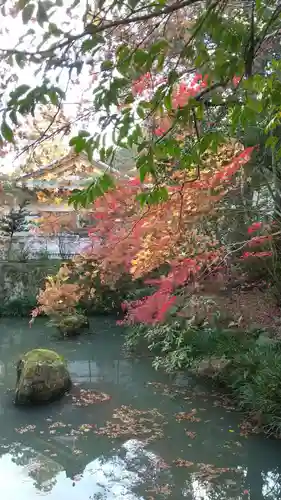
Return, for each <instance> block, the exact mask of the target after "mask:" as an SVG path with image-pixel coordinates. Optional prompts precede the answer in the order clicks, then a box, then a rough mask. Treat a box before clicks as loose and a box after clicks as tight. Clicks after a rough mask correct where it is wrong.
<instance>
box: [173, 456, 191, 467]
mask: <svg viewBox="0 0 281 500" xmlns="http://www.w3.org/2000/svg"><path fill="white" fill-rule="evenodd" d="M173 464H175V465H176V467H192V466H193V465H194V462H189V461H188V460H183V459H182V458H177V459H176V460H174V461H173Z"/></svg>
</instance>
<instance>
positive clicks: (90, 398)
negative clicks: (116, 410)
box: [72, 389, 111, 407]
mask: <svg viewBox="0 0 281 500" xmlns="http://www.w3.org/2000/svg"><path fill="white" fill-rule="evenodd" d="M110 399H111V396H109V395H108V394H106V393H105V392H98V391H91V390H86V389H80V390H79V392H78V394H77V395H74V396H72V403H73V405H74V406H82V407H86V406H89V405H91V404H96V403H103V402H104V401H109V400H110Z"/></svg>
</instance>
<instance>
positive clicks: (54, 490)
mask: <svg viewBox="0 0 281 500" xmlns="http://www.w3.org/2000/svg"><path fill="white" fill-rule="evenodd" d="M122 346H123V338H122V331H121V330H120V328H119V327H117V326H116V325H115V323H114V320H111V319H104V318H96V319H95V320H92V322H91V327H90V334H89V335H83V336H81V337H80V338H79V339H76V340H65V341H60V340H58V339H56V338H55V337H52V335H51V331H50V329H48V328H47V327H46V324H45V322H44V320H38V321H36V323H35V324H34V326H33V327H32V328H29V327H28V321H27V320H26V321H25V320H11V319H2V320H1V337H0V419H1V431H2V432H1V436H2V437H1V438H0V445H1V446H0V453H1V458H0V480H1V487H2V488H4V493H5V495H4V498H5V500H6V499H7V500H16V499H18V491H19V489H20V491H21V500H27V498H28V500H32V499H35V498H37V496H38V494H44V496H46V497H47V498H48V500H49V499H50V500H59V499H61V498H63V497H65V498H68V499H70V500H72V499H73V500H74V499H77V498H78V497H79V500H88V499H89V498H91V499H94V498H95V499H109V500H110V499H112V500H113V499H116V498H117V499H120V500H121V499H123V498H124V499H126V500H133V499H134V500H140V499H147V500H151V499H163V498H171V499H173V500H178V499H181V498H187V499H190V500H191V499H192V500H199V499H201V498H204V499H216V498H219V499H220V500H221V499H222V500H223V499H226V500H227V499H228V500H230V499H233V498H235V499H240V498H241V499H244V498H251V499H253V500H264V499H267V500H277V499H278V498H279V497H280V494H281V486H280V485H281V467H280V451H281V442H280V441H273V440H268V439H264V438H262V437H261V436H246V435H245V433H244V431H243V429H241V428H240V427H239V422H240V418H239V415H238V414H237V413H236V412H233V410H232V409H231V408H229V407H227V405H225V401H224V399H223V397H222V395H221V394H220V393H215V392H209V391H207V390H206V387H204V386H203V385H198V384H197V383H196V382H195V381H194V380H193V379H192V378H190V377H188V376H187V375H185V376H184V375H178V376H177V377H169V376H167V375H164V374H162V373H160V372H155V371H154V370H153V368H152V367H151V360H150V359H146V358H135V359H134V358H126V357H124V354H123V349H122ZM34 347H47V348H48V347H52V348H53V349H55V350H56V351H57V352H58V353H59V354H62V355H63V356H64V357H65V358H66V359H67V360H68V362H69V369H70V372H71V376H72V378H73V381H74V383H75V384H76V387H75V390H74V392H72V393H71V394H70V395H69V396H68V397H66V398H64V399H62V400H61V401H60V402H58V403H56V404H52V405H50V406H45V407H41V408H33V409H28V410H27V409H24V410H18V409H16V408H15V407H14V406H13V402H12V393H11V392H10V391H9V390H8V389H12V388H13V386H14V383H15V367H14V362H15V360H16V359H17V358H18V356H19V355H20V354H22V353H23V352H25V351H27V350H28V349H30V348H34ZM7 478H8V479H7Z"/></svg>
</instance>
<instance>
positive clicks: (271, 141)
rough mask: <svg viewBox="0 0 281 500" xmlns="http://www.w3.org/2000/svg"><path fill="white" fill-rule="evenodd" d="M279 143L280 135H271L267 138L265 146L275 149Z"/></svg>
mask: <svg viewBox="0 0 281 500" xmlns="http://www.w3.org/2000/svg"><path fill="white" fill-rule="evenodd" d="M277 143H278V137H276V136H275V135H271V136H270V137H268V138H267V140H266V143H265V146H266V147H267V148H272V149H274V148H275V147H276V145H277Z"/></svg>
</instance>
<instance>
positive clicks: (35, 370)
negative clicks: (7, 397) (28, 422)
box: [15, 349, 71, 404]
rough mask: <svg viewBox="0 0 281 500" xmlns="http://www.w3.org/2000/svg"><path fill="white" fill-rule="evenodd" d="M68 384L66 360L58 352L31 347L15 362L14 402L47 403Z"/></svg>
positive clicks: (65, 389)
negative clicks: (31, 348)
mask: <svg viewBox="0 0 281 500" xmlns="http://www.w3.org/2000/svg"><path fill="white" fill-rule="evenodd" d="M70 385H71V380H70V375H69V372H68V369H67V365H66V362H65V361H64V359H63V358H62V357H61V356H59V354H57V353H56V352H55V351H50V350H48V349H33V350H32V351H29V352H27V353H26V354H25V355H24V356H23V357H22V358H21V359H20V360H19V362H18V364H17V383H16V395H15V403H16V404H30V403H40V402H41V403H47V402H49V401H53V400H54V399H58V398H60V397H62V396H63V395H64V394H65V392H67V390H68V389H69V388H70Z"/></svg>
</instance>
